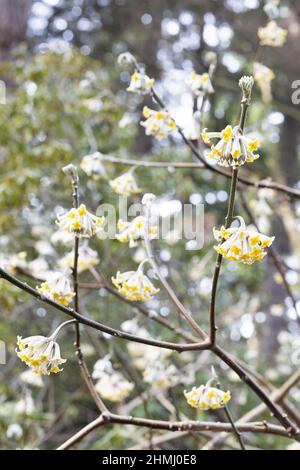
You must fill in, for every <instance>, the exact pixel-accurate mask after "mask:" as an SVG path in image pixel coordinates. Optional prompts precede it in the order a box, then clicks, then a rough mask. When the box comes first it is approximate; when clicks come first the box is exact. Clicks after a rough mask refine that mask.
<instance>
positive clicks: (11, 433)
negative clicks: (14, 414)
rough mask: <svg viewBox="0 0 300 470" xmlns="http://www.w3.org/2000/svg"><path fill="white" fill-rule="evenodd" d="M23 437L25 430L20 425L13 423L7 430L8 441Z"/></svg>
mask: <svg viewBox="0 0 300 470" xmlns="http://www.w3.org/2000/svg"><path fill="white" fill-rule="evenodd" d="M22 436H23V429H22V428H21V426H20V424H19V423H11V424H10V425H9V426H8V427H7V430H6V437H7V439H16V440H18V439H21V437H22Z"/></svg>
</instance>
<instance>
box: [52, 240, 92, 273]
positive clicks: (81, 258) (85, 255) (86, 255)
mask: <svg viewBox="0 0 300 470" xmlns="http://www.w3.org/2000/svg"><path fill="white" fill-rule="evenodd" d="M99 261H100V260H99V258H98V254H97V251H95V250H92V248H90V247H89V246H87V245H82V246H80V247H79V250H78V272H79V273H82V272H83V271H86V270H87V269H90V268H91V267H92V266H96V265H97V264H98V263H99ZM58 264H59V267H60V268H62V269H67V268H72V267H73V265H74V251H71V252H70V253H68V254H66V255H65V256H64V257H63V258H61V259H60V260H59V261H58Z"/></svg>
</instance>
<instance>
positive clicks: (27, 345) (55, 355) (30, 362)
mask: <svg viewBox="0 0 300 470" xmlns="http://www.w3.org/2000/svg"><path fill="white" fill-rule="evenodd" d="M57 333H58V329H57V330H56V331H55V332H54V333H53V334H52V335H51V336H50V337H49V338H48V337H46V336H29V337H28V338H24V339H22V337H21V336H18V339H17V345H18V348H19V349H16V353H17V356H18V357H19V358H20V359H21V361H23V362H25V364H26V365H27V366H28V367H30V368H31V369H32V371H33V372H34V373H35V374H37V375H50V374H51V373H52V374H57V373H58V372H61V371H62V369H60V368H59V366H60V364H63V363H65V362H66V359H62V358H61V356H60V348H59V345H58V343H56V341H55V338H56V336H57Z"/></svg>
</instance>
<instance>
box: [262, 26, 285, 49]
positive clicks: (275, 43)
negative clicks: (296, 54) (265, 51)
mask: <svg viewBox="0 0 300 470" xmlns="http://www.w3.org/2000/svg"><path fill="white" fill-rule="evenodd" d="M257 34H258V37H259V40H260V45H261V46H271V47H281V46H283V44H284V43H285V40H286V36H287V30H286V29H283V28H280V26H278V24H277V23H276V21H274V20H272V21H269V23H268V24H267V25H266V26H265V27H263V28H259V29H258V32H257Z"/></svg>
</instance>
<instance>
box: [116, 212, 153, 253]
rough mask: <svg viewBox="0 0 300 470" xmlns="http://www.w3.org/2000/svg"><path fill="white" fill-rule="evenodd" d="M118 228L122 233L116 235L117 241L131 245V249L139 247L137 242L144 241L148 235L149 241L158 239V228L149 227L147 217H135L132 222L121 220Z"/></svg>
mask: <svg viewBox="0 0 300 470" xmlns="http://www.w3.org/2000/svg"><path fill="white" fill-rule="evenodd" d="M117 228H118V230H119V231H120V233H119V234H117V235H116V239H117V240H119V242H121V243H129V246H130V248H132V247H134V246H137V242H138V241H139V240H144V239H145V236H146V235H147V237H148V239H149V240H152V239H154V238H156V237H157V227H156V226H154V225H148V223H147V219H146V217H144V216H142V215H140V216H138V217H135V218H134V219H133V220H132V221H131V222H124V221H123V220H122V219H120V220H119V221H118V225H117ZM147 231H148V234H147Z"/></svg>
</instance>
